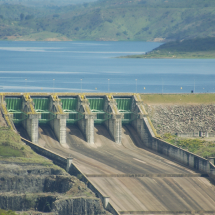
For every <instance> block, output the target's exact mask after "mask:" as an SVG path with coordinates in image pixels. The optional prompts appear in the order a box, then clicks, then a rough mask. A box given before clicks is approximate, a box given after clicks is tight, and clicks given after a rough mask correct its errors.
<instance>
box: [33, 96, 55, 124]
mask: <svg viewBox="0 0 215 215" xmlns="http://www.w3.org/2000/svg"><path fill="white" fill-rule="evenodd" d="M32 99H33V102H34V109H35V111H36V112H37V113H41V119H39V123H47V122H49V121H51V120H53V119H54V118H55V114H53V113H51V112H50V111H49V103H50V98H49V97H32Z"/></svg>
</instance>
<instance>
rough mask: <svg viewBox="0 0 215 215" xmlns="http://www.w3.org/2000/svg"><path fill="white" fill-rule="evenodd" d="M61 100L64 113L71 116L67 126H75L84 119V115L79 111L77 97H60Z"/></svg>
mask: <svg viewBox="0 0 215 215" xmlns="http://www.w3.org/2000/svg"><path fill="white" fill-rule="evenodd" d="M59 99H60V100H61V103H62V109H63V112H64V113H68V114H69V118H68V119H67V120H66V122H67V124H74V123H76V122H77V121H78V120H80V119H82V118H83V114H81V113H80V112H78V111H77V106H78V98H77V97H68V96H59Z"/></svg>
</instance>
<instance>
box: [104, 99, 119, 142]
mask: <svg viewBox="0 0 215 215" xmlns="http://www.w3.org/2000/svg"><path fill="white" fill-rule="evenodd" d="M104 111H105V112H106V113H108V114H109V117H110V118H109V119H108V120H106V121H105V126H106V128H107V129H108V131H109V133H110V135H111V136H112V137H113V139H114V141H115V142H116V143H118V144H120V143H121V140H122V115H121V114H120V113H119V112H118V109H117V105H116V102H115V101H114V99H113V98H108V97H106V98H105V105H104Z"/></svg>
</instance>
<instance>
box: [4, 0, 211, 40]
mask: <svg viewBox="0 0 215 215" xmlns="http://www.w3.org/2000/svg"><path fill="white" fill-rule="evenodd" d="M11 1H12V0H11ZM14 1H15V0H14ZM23 1H24V0H23ZM65 1H66V0H65ZM208 36H211V37H214V36H215V1H214V0H189V1H187V0H186V1H185V0H180V1H178V0H129V1H127V0H99V1H95V2H92V3H83V4H78V5H72V4H71V5H66V6H53V5H46V6H45V7H27V6H24V5H20V4H19V5H14V4H13V5H11V4H0V39H6V40H7V39H13V40H49V39H56V40H144V41H165V40H166V41H168V40H182V39H189V38H196V37H208Z"/></svg>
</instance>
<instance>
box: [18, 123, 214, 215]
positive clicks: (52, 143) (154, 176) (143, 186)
mask: <svg viewBox="0 0 215 215" xmlns="http://www.w3.org/2000/svg"><path fill="white" fill-rule="evenodd" d="M19 131H20V133H21V135H23V137H24V138H26V135H25V132H24V131H23V130H22V129H21V128H19ZM122 132H123V134H122V144H121V145H117V144H116V143H115V142H114V141H113V139H112V138H111V137H110V135H109V133H108V131H107V130H106V128H105V127H104V126H102V125H99V126H95V144H94V145H90V144H88V143H86V142H85V139H84V137H83V135H82V133H81V132H80V130H79V129H78V128H77V127H76V126H68V127H67V144H65V145H61V144H60V143H59V142H58V141H57V140H56V137H55V135H54V133H53V131H52V130H51V129H50V127H48V126H40V127H39V137H40V139H39V144H40V145H41V146H44V147H46V148H48V149H50V150H52V151H54V152H57V153H58V154H61V155H63V156H67V157H69V156H71V157H73V158H74V163H75V164H76V165H77V166H78V168H79V169H80V170H81V171H82V172H83V173H84V174H86V175H87V176H88V179H89V180H90V181H91V182H92V183H93V184H94V185H95V186H96V187H97V189H99V190H100V192H101V193H102V194H103V195H104V196H109V197H110V203H111V204H112V205H113V206H114V207H115V208H116V209H117V210H118V211H119V213H121V214H136V215H137V214H177V213H178V214H179V213H180V214H190V213H195V214H215V186H214V185H213V184H212V183H211V182H210V181H209V180H208V178H204V177H201V174H199V173H197V172H195V171H193V170H191V169H189V168H187V167H184V166H182V165H179V164H177V163H175V162H173V161H171V160H168V159H167V158H165V157H163V156H160V155H158V154H155V153H153V152H151V151H148V150H146V149H144V148H140V147H141V145H142V143H141V140H140V139H139V137H138V135H137V133H136V131H135V130H134V129H133V128H132V127H131V126H126V127H124V126H123V129H122ZM131 176H133V177H131Z"/></svg>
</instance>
